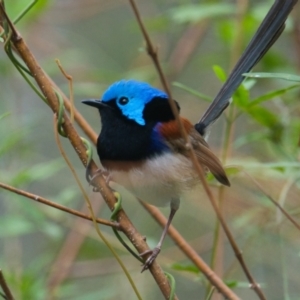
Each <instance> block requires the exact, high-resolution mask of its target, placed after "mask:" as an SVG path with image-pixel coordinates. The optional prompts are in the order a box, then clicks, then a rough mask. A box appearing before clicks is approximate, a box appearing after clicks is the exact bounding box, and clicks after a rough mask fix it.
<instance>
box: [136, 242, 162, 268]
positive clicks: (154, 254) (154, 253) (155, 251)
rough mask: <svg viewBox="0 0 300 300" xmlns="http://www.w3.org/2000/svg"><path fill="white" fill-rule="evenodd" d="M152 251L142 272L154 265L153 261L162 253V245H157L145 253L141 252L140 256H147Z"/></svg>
mask: <svg viewBox="0 0 300 300" xmlns="http://www.w3.org/2000/svg"><path fill="white" fill-rule="evenodd" d="M150 253H151V255H150V256H149V257H148V258H147V259H146V261H145V263H144V264H143V268H142V271H141V273H143V272H144V271H145V270H148V269H149V267H150V266H151V265H152V263H153V262H154V260H155V259H156V257H157V256H158V254H159V253H160V247H158V246H156V247H155V248H153V249H152V250H147V251H145V252H143V253H140V256H141V257H143V256H145V255H147V254H150Z"/></svg>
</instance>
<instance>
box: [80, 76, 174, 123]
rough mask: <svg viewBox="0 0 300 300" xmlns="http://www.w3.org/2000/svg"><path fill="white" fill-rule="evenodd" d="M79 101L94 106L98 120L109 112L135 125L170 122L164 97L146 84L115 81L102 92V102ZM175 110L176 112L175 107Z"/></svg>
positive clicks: (164, 95) (170, 115)
mask: <svg viewBox="0 0 300 300" xmlns="http://www.w3.org/2000/svg"><path fill="white" fill-rule="evenodd" d="M82 102H83V103H84V104H87V105H90V106H93V107H97V108H98V109H99V111H100V115H101V117H102V119H103V117H104V116H105V114H106V113H107V112H110V113H113V114H114V115H115V116H116V117H121V118H125V119H126V120H131V121H133V122H135V123H136V124H137V125H139V126H144V125H146V124H147V123H150V122H151V123H153V124H155V123H158V122H167V121H169V120H172V119H174V115H173V113H172V110H171V108H170V105H169V102H168V96H167V94H166V93H165V92H163V91H161V90H159V89H157V88H154V87H152V86H151V85H149V84H148V83H144V82H139V81H135V80H121V81H118V82H115V83H113V84H112V85H111V86H110V87H108V89H107V90H106V91H105V92H104V94H103V96H102V100H95V99H88V100H84V101H82ZM176 104H177V102H176ZM177 107H178V109H179V105H178V104H177ZM110 115H111V114H110Z"/></svg>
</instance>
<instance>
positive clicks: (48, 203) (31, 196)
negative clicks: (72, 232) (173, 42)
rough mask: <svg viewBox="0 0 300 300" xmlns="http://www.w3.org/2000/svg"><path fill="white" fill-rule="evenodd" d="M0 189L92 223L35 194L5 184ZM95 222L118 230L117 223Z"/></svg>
mask: <svg viewBox="0 0 300 300" xmlns="http://www.w3.org/2000/svg"><path fill="white" fill-rule="evenodd" d="M0 187H1V188H3V189H5V190H8V191H10V192H13V193H15V194H18V195H21V196H24V197H26V198H28V199H31V200H34V201H36V202H40V203H43V204H45V205H48V206H51V207H54V208H56V209H59V210H62V211H64V212H67V213H69V214H71V215H74V216H77V217H80V218H82V219H86V220H89V221H93V219H92V217H90V216H88V215H86V214H83V213H81V212H79V211H78V210H75V209H71V208H68V207H66V206H63V205H60V204H57V203H55V202H52V201H50V200H48V199H46V198H44V197H41V196H38V195H35V194H31V193H28V192H25V191H23V190H20V189H17V188H15V187H12V186H10V185H8V184H5V183H2V182H0ZM96 222H97V223H99V224H102V225H106V226H110V227H115V228H117V229H118V228H119V224H118V223H115V222H111V221H107V220H104V219H100V218H97V219H96Z"/></svg>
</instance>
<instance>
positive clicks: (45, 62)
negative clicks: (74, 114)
mask: <svg viewBox="0 0 300 300" xmlns="http://www.w3.org/2000/svg"><path fill="white" fill-rule="evenodd" d="M238 2H239V1H229V0H226V1H225V0H224V1H221V0H215V1H204V0H203V1H187V0H185V1H183V0H172V1H163V0H156V1H146V0H141V1H139V2H138V4H139V7H140V9H141V13H142V15H143V18H144V19H145V24H146V26H147V29H148V30H149V33H150V35H151V37H152V39H153V41H154V42H155V43H156V44H157V45H158V49H159V56H160V59H161V62H162V64H163V67H164V69H165V70H166V72H167V74H168V75H169V78H171V80H172V81H173V82H174V84H173V93H174V98H175V99H177V101H178V102H179V103H180V106H181V109H182V114H183V115H185V116H186V117H188V118H189V119H190V120H191V121H192V122H194V123H195V122H196V121H197V120H198V119H199V118H200V117H201V115H202V113H203V112H204V111H205V109H206V108H207V106H208V103H207V101H211V99H213V97H214V96H215V95H216V93H217V91H218V89H219V88H220V87H221V84H222V82H224V81H225V80H226V77H227V75H228V73H229V71H228V70H230V69H231V68H232V66H233V64H234V62H235V61H236V60H237V59H238V56H239V55H240V54H241V51H242V50H243V49H244V48H245V47H246V45H247V43H248V42H249V40H250V39H251V37H252V35H253V33H254V32H255V30H256V29H257V27H258V25H259V24H260V22H261V21H262V19H263V17H264V16H265V14H266V12H267V10H268V9H269V7H270V6H271V4H272V3H273V2H272V1H265V2H263V3H262V2H260V1H251V3H250V1H249V3H248V7H247V10H246V11H245V13H244V14H242V15H239V16H237V12H238ZM246 2H247V1H246ZM246 2H245V3H246ZM30 3H31V2H30ZM30 3H29V2H28V0H16V1H6V2H5V4H6V8H7V11H8V13H9V15H10V16H11V17H12V18H13V19H15V18H17V17H18V16H19V15H20V13H21V12H22V11H23V10H24V9H25V7H27V6H28V5H29V4H30ZM246 4H247V3H246ZM295 10H296V12H295V16H297V10H298V14H299V8H298V7H296V8H295ZM297 22H298V20H296V19H294V20H293V19H290V20H289V21H288V22H287V28H286V30H285V32H284V33H283V35H282V36H281V38H280V39H279V41H278V42H277V43H276V44H275V45H274V46H273V47H272V49H271V51H270V52H269V53H268V54H267V55H266V56H265V58H264V59H263V60H262V62H261V63H259V65H258V66H257V67H256V68H255V71H259V72H265V73H268V74H266V75H263V74H261V75H260V78H258V77H257V76H255V78H249V77H247V78H246V80H245V81H244V83H243V84H242V85H241V86H240V87H239V89H238V90H237V92H236V93H235V95H234V97H233V103H232V106H231V108H230V109H231V110H232V111H231V113H232V114H231V113H230V112H227V113H226V117H222V118H221V119H220V121H218V123H217V124H215V125H214V127H213V128H212V130H211V134H210V137H209V143H210V145H211V147H212V148H213V150H214V151H215V152H216V153H217V154H224V151H225V148H226V147H225V145H226V141H227V142H228V141H229V145H230V147H229V150H228V154H227V155H226V156H227V158H226V165H227V172H228V174H229V176H230V178H231V183H232V187H231V188H230V189H225V190H224V191H223V192H224V193H223V198H222V199H223V200H222V201H221V202H222V205H223V212H224V216H225V218H226V220H227V222H228V224H229V226H230V228H231V230H232V232H233V234H234V236H235V239H236V241H237V243H238V245H239V246H240V248H241V249H242V251H243V255H244V257H245V260H246V263H247V265H248V267H249V268H250V270H251V272H252V273H253V275H254V277H255V279H256V280H257V281H258V282H259V283H260V285H261V286H262V287H263V288H264V292H265V294H266V296H267V298H268V299H272V300H277V299H278V300H282V299H289V300H293V299H298V298H299V293H300V291H299V284H298V273H299V271H298V270H299V269H300V266H299V263H300V262H299V247H300V242H299V232H298V231H297V230H296V229H295V228H294V227H293V226H292V225H291V224H290V223H289V222H288V221H287V220H286V219H285V218H284V217H283V216H282V215H281V214H280V213H279V212H278V211H277V210H276V208H275V207H274V206H273V205H272V204H271V203H270V201H269V200H268V199H267V197H266V196H265V195H263V194H262V193H261V192H259V190H258V189H257V187H256V186H255V185H254V184H253V183H252V182H251V181H250V180H249V179H248V177H247V176H245V175H244V171H246V172H247V173H249V174H250V175H251V176H253V177H254V178H255V179H256V180H257V181H259V182H260V184H261V185H262V186H263V188H264V189H265V190H266V191H267V192H268V193H269V194H271V195H272V196H273V197H274V199H275V200H276V201H278V202H279V203H280V204H281V205H282V206H284V207H285V209H286V210H288V212H289V213H290V214H291V215H292V216H293V218H295V219H296V220H297V221H298V222H300V217H299V216H300V210H299V189H300V183H299V168H300V162H299V145H300V144H299V143H300V140H299V133H300V121H299V120H300V118H299V115H300V105H299V83H298V82H299V76H298V75H297V74H299V70H300V62H299V52H298V51H299V50H297V47H296V46H295V45H296V42H297V41H296V38H295V35H294V34H293V32H294V29H295V26H297V24H298V23H297ZM298 26H299V24H298ZM17 28H18V30H19V31H20V32H21V34H22V36H24V38H25V40H26V42H27V43H28V45H29V47H30V49H31V50H32V51H33V53H34V55H35V56H36V57H37V59H38V60H39V61H40V63H41V65H42V66H43V68H44V69H45V70H46V72H47V73H48V74H49V75H50V76H51V77H52V78H53V80H54V81H55V82H56V83H57V84H58V85H59V86H60V87H61V88H62V89H63V90H64V91H65V92H66V94H67V93H68V87H67V82H66V80H65V79H64V77H63V76H62V74H61V73H60V71H59V70H58V68H57V66H56V64H55V62H54V59H55V58H59V59H60V60H61V62H62V64H63V66H64V67H65V69H66V71H67V72H68V73H69V74H71V75H72V76H73V79H74V92H75V103H76V106H77V108H78V109H79V111H80V112H82V114H83V115H84V117H86V118H87V119H88V121H89V122H90V124H91V125H92V126H93V128H95V130H96V131H97V132H99V130H100V129H99V116H98V114H97V113H96V112H95V113H93V112H91V111H90V110H88V109H86V108H85V107H82V106H81V104H80V100H81V99H84V98H90V97H100V95H101V94H102V92H103V91H104V89H105V88H106V87H107V85H109V84H111V83H112V82H113V81H115V80H119V79H121V78H136V79H138V80H144V81H148V82H149V83H151V84H153V85H156V86H160V83H159V80H158V76H157V74H156V71H155V69H154V67H153V65H152V63H151V60H150V59H149V58H148V56H147V54H146V51H145V49H144V42H143V40H142V36H141V34H140V32H139V29H138V27H137V24H136V21H135V20H134V18H133V14H132V12H131V10H130V7H129V5H128V3H127V2H126V1H125V2H124V1H121V0H111V1H104V0H100V1H93V0H86V1H80V0H73V1H57V0H56V1H55V0H52V1H50V0H48V1H46V0H39V1H37V2H36V4H35V6H34V7H33V8H32V9H31V10H30V12H28V13H27V14H26V15H25V16H24V17H23V18H22V20H21V21H20V22H19V23H18V24H17ZM197 28H198V30H203V31H204V34H203V35H198V34H197V32H198V31H197V30H196V29H197ZM241 33H242V34H241ZM182 41H184V42H182ZM191 41H195V44H194V45H193V44H192V43H191ZM186 50H189V52H187V51H186ZM270 73H271V75H270ZM282 74H288V77H287V75H282ZM247 76H248V75H247ZM263 77H268V78H263ZM282 79H287V80H288V79H289V80H294V82H290V81H286V80H282ZM0 99H1V101H0V137H1V144H0V181H1V182H4V183H7V184H11V185H13V186H15V187H17V188H21V189H24V190H28V191H30V192H32V193H35V194H38V195H41V196H43V197H47V198H49V199H51V200H53V201H57V202H58V203H60V204H64V205H67V206H69V207H72V208H75V209H81V207H82V206H83V201H82V199H81V196H80V193H79V190H78V188H77V186H76V184H75V182H74V180H73V178H72V176H71V174H70V172H69V170H68V168H67V167H66V166H65V164H64V162H63V160H62V159H61V158H60V154H59V151H58V150H57V147H56V145H55V142H54V135H53V118H52V113H51V112H50V110H49V109H48V107H47V106H46V105H45V104H44V103H43V102H42V101H40V99H38V97H37V96H36V95H35V94H34V93H33V92H32V90H31V89H30V88H29V86H28V85H27V84H26V83H25V82H24V81H23V80H22V78H21V76H19V74H18V73H17V72H16V70H15V69H14V67H13V66H12V64H11V62H10V61H9V60H8V58H7V57H6V55H5V53H4V51H1V52H0ZM199 99H200V100H199ZM230 117H233V119H232V120H231V121H232V124H231V125H230V122H229V121H230ZM228 126H232V127H231V133H230V135H229V136H227V135H226V129H228ZM62 142H63V144H64V147H65V149H66V151H67V152H68V155H69V157H70V159H71V160H72V163H73V164H74V167H75V169H76V170H77V173H78V174H80V176H81V179H82V181H83V182H84V181H85V177H84V173H85V171H84V169H83V168H82V166H81V164H80V163H79V162H78V159H77V157H76V155H75V154H74V150H73V149H72V148H71V147H70V145H68V142H67V141H62ZM220 157H224V156H223V155H220ZM208 179H209V182H210V183H211V185H212V187H216V188H215V192H216V193H215V194H216V195H217V193H218V190H217V189H218V186H217V183H216V182H215V180H213V178H212V176H211V175H209V176H208ZM86 187H87V189H88V190H89V191H90V190H91V189H90V188H89V187H88V185H87V184H86ZM122 195H124V196H123V198H124V201H123V206H124V208H125V210H126V211H127V212H128V215H129V216H130V218H131V219H132V220H133V222H134V224H135V226H136V227H137V228H138V229H139V230H140V232H142V233H143V234H145V235H146V236H147V240H148V241H153V240H154V241H157V239H158V237H159V235H160V232H161V229H160V227H159V226H158V225H157V224H156V223H155V222H153V221H152V219H151V218H150V216H148V214H147V213H146V212H145V211H144V210H142V209H141V207H140V206H139V204H138V203H137V202H136V201H135V199H134V198H133V197H132V196H130V195H129V194H128V193H125V192H124V193H122ZM91 196H92V197H95V199H94V200H95V201H94V205H96V204H95V203H99V196H98V195H97V196H94V195H93V194H92V193H91ZM199 199H201V201H199ZM181 207H182V208H181V209H180V210H179V212H178V214H177V215H176V218H175V220H174V223H173V224H174V226H175V227H176V228H177V229H178V230H179V231H180V232H181V233H182V235H183V236H184V237H185V238H186V239H187V240H188V241H189V243H190V244H191V245H192V246H193V247H194V248H195V250H196V251H197V252H198V253H199V254H200V255H201V256H202V257H203V258H204V259H205V260H206V261H207V262H209V261H210V259H211V255H212V252H213V249H212V247H213V246H212V245H213V237H214V234H215V221H214V220H215V216H214V214H213V211H212V209H211V206H210V204H209V203H208V201H207V197H206V195H205V194H204V192H203V191H201V190H200V191H197V193H193V194H191V195H189V197H187V199H184V200H183V203H182V205H181ZM162 210H163V212H164V213H165V214H168V209H162ZM98 215H99V216H100V217H103V218H109V212H108V209H107V208H104V206H103V207H101V208H100V211H99V213H98ZM77 222H79V221H78V220H77V219H76V218H75V217H73V216H69V215H66V214H65V213H63V212H60V211H56V210H54V209H52V208H50V207H45V206H43V205H41V204H38V203H34V202H32V201H30V200H27V199H25V198H22V197H21V196H17V195H14V194H12V193H9V192H8V191H4V190H2V189H1V190H0V228H1V230H0V268H1V269H2V270H3V271H4V274H5V275H6V278H7V281H8V284H9V286H10V287H11V288H12V291H13V293H14V295H15V297H16V299H33V300H34V299H46V298H47V297H49V295H50V293H51V292H50V291H51V288H50V283H49V278H51V276H52V275H53V274H54V270H53V266H54V265H55V263H56V262H57V259H58V254H59V253H61V252H60V251H62V249H64V247H66V245H67V241H68V240H69V239H70V238H73V244H71V246H70V245H69V246H68V247H69V248H67V250H68V251H67V253H68V255H70V256H71V255H73V254H74V252H75V254H74V256H75V259H74V261H72V268H71V269H70V270H69V273H68V274H67V277H66V279H65V280H63V281H62V282H60V283H59V285H58V287H56V289H55V294H54V296H53V298H55V299H85V300H86V299H132V298H133V296H132V295H133V292H132V290H131V288H130V286H129V284H128V282H127V281H126V280H125V279H124V276H123V274H122V273H121V271H120V269H119V268H118V267H117V264H116V262H115V261H114V260H113V259H111V257H110V256H109V252H108V250H107V249H105V247H104V246H103V245H102V243H101V242H99V240H97V239H96V238H95V234H94V232H93V230H92V229H90V228H89V227H88V226H89V225H88V224H89V223H88V222H87V221H82V223H80V222H79V224H77ZM103 230H104V232H105V233H106V236H107V237H108V238H109V239H110V241H111V243H112V244H113V246H114V247H115V248H116V249H118V252H119V253H120V254H121V255H122V257H124V262H125V263H126V264H127V266H128V268H130V270H131V273H132V275H133V277H134V279H135V281H136V284H137V286H138V288H139V289H140V292H141V293H142V295H143V296H144V299H155V298H157V299H162V296H161V294H160V292H159V290H158V288H157V287H156V286H155V283H154V282H153V280H152V279H151V277H150V275H149V274H147V273H145V274H142V275H140V263H139V262H136V261H134V260H133V259H132V258H131V257H129V255H128V254H127V253H126V252H125V250H124V249H123V248H122V247H121V246H120V245H119V244H118V242H117V241H116V239H115V237H114V236H113V235H112V232H111V230H110V229H109V228H108V229H106V228H103ZM77 243H78V244H77ZM219 244H220V252H219V255H218V257H217V260H218V266H216V268H217V270H216V272H217V273H218V274H220V275H221V276H222V278H223V279H224V281H225V282H226V283H227V284H228V285H229V286H230V287H231V288H233V289H234V290H235V291H236V292H237V294H238V295H240V297H241V298H242V299H246V300H247V299H254V297H256V296H255V295H254V293H253V291H252V290H251V289H249V286H248V283H246V282H245V276H244V275H243V273H242V271H241V268H240V266H239V265H238V263H237V262H236V259H235V257H234V255H233V252H232V250H231V248H230V247H229V246H228V243H227V241H226V239H225V238H223V237H222V236H221V238H220V243H219ZM76 247H78V249H77V250H76V249H75V248H76ZM73 251H74V252H73ZM76 251H77V252H76ZM158 260H159V262H160V263H161V264H162V266H163V267H164V268H165V269H166V271H169V272H170V273H171V274H172V275H173V276H174V277H175V280H176V286H177V288H176V293H177V294H178V296H179V298H181V299H205V294H206V290H207V289H208V287H207V285H208V283H207V280H206V279H205V278H204V277H203V276H202V275H201V274H200V273H199V271H198V270H197V268H195V266H193V265H192V264H191V263H190V262H189V261H188V260H187V259H186V258H185V256H184V255H183V254H182V253H181V252H180V251H179V250H178V249H177V248H176V247H174V245H173V243H172V242H171V240H170V239H167V241H166V243H165V244H164V247H163V249H162V252H161V254H160V256H159V258H158ZM60 266H61V267H62V268H63V265H60ZM116 283H117V284H118V286H117V288H116V286H115V284H116ZM212 299H220V298H218V295H217V293H214V295H213V298H212Z"/></svg>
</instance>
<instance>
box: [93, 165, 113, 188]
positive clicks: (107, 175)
mask: <svg viewBox="0 0 300 300" xmlns="http://www.w3.org/2000/svg"><path fill="white" fill-rule="evenodd" d="M99 176H103V177H104V179H105V182H106V184H107V185H109V183H110V181H111V174H110V173H109V172H108V171H106V170H102V169H98V170H97V171H96V172H95V173H94V174H93V176H92V177H91V179H90V181H89V184H90V185H92V186H93V191H94V192H99V189H98V188H97V187H96V186H95V185H94V184H93V183H94V180H95V179H96V178H97V177H99Z"/></svg>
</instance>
